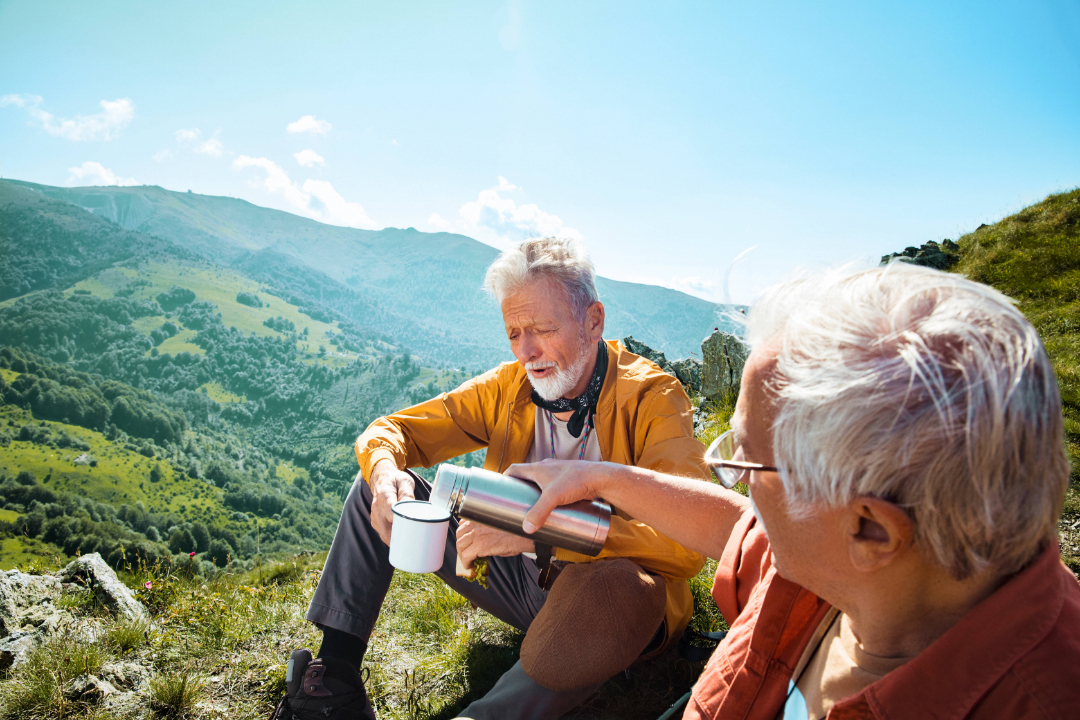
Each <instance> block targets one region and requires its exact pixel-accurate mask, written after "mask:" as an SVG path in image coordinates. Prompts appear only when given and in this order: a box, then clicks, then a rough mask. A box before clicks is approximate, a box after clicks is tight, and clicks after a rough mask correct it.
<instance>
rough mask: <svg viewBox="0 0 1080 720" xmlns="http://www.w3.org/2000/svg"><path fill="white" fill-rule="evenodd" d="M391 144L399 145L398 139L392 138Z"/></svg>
mask: <svg viewBox="0 0 1080 720" xmlns="http://www.w3.org/2000/svg"><path fill="white" fill-rule="evenodd" d="M390 144H391V145H397V144H398V142H397V140H391V141H390Z"/></svg>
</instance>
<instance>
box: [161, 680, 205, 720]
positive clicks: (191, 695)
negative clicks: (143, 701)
mask: <svg viewBox="0 0 1080 720" xmlns="http://www.w3.org/2000/svg"><path fill="white" fill-rule="evenodd" d="M204 685H205V681H204V680H203V678H202V677H200V676H198V675H196V674H195V673H194V671H192V670H190V669H188V668H184V669H183V670H180V671H178V672H170V673H165V674H163V675H158V676H157V677H154V678H152V679H151V680H150V708H151V709H152V710H153V711H154V714H155V715H157V716H158V717H164V718H181V717H184V716H185V715H187V714H188V713H190V712H191V711H192V710H194V709H195V703H196V701H197V700H198V699H199V695H201V694H202V690H203V686H204Z"/></svg>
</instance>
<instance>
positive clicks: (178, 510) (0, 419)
mask: <svg viewBox="0 0 1080 720" xmlns="http://www.w3.org/2000/svg"><path fill="white" fill-rule="evenodd" d="M9 423H13V424H14V426H15V427H19V426H21V425H23V424H25V423H34V424H44V425H47V426H50V427H53V428H58V429H63V430H65V431H66V432H67V433H68V434H70V435H72V436H75V437H78V438H79V439H80V440H82V441H84V442H85V443H87V444H88V445H89V446H90V450H89V451H88V452H89V454H90V455H92V456H93V457H94V458H96V459H97V461H98V464H97V467H90V466H89V465H76V464H74V462H73V461H74V460H75V458H76V457H78V456H79V455H81V454H82V453H83V451H81V450H72V449H68V450H58V449H55V448H51V447H48V446H44V445H36V444H34V443H31V442H24V441H19V440H13V441H12V442H11V444H10V445H9V446H8V447H6V448H3V449H2V450H0V473H4V474H7V475H8V476H14V475H16V474H18V473H19V472H21V471H23V470H29V471H30V472H32V473H34V475H35V476H36V477H37V478H38V480H39V481H42V483H43V485H44V486H45V487H48V488H51V489H52V490H54V491H57V492H65V493H73V494H78V495H83V496H87V497H92V498H94V499H95V500H97V501H99V502H107V503H109V504H111V505H116V506H119V505H122V504H128V505H134V504H135V503H137V502H142V503H143V504H144V505H145V506H146V508H147V509H148V510H151V511H154V512H159V513H165V512H172V513H174V514H176V515H178V516H180V517H183V518H184V519H185V520H187V521H190V522H194V521H201V522H203V523H205V524H207V525H214V524H217V525H223V526H228V527H229V528H231V529H232V530H233V531H234V532H237V534H238V535H243V534H244V533H245V532H247V531H248V530H251V529H254V527H255V524H256V523H260V524H265V523H266V522H268V520H266V519H258V518H254V517H250V518H249V519H247V520H232V519H231V516H232V514H233V513H232V511H231V510H229V509H228V508H226V507H225V506H224V505H223V504H222V499H223V496H224V491H222V490H220V489H219V488H216V487H214V486H213V485H211V484H209V483H207V482H205V481H203V480H194V479H192V478H189V477H187V476H186V475H184V474H183V473H180V472H177V471H175V470H174V469H173V468H172V466H171V465H169V463H168V462H166V461H164V460H158V459H155V458H147V457H144V456H143V455H141V454H139V453H137V452H133V451H131V450H128V449H127V448H125V447H123V446H122V445H118V444H116V443H113V442H110V441H109V440H108V439H107V438H106V437H105V436H104V435H102V434H101V433H98V432H95V431H93V430H87V429H86V428H82V427H78V426H75V425H65V424H63V423H57V422H50V421H41V420H35V419H34V418H33V417H32V416H31V415H30V413H29V412H27V411H25V410H22V409H21V408H16V407H13V406H11V405H3V406H0V424H3V425H8V424H9ZM158 464H160V466H161V469H162V470H163V471H164V477H163V478H162V479H161V480H159V481H158V482H157V483H151V482H150V469H151V468H153V467H154V466H155V465H158ZM279 469H283V470H285V471H284V472H282V473H281V479H282V480H284V481H285V482H291V481H292V480H293V479H295V478H296V477H298V476H304V477H306V476H307V471H305V470H303V469H301V468H295V467H293V466H292V465H291V464H287V463H282V464H281V465H280V466H279ZM0 519H7V518H6V517H5V518H0ZM9 549H10V550H11V551H12V552H13V553H15V554H13V555H12V554H9V552H8V551H9ZM20 552H22V550H21V549H20V548H19V547H16V546H15V545H12V547H11V548H9V547H8V545H7V544H5V545H4V547H3V549H2V550H0V567H5V568H8V567H14V566H18V565H20V564H22V562H23V561H21V560H20V555H19V553H20Z"/></svg>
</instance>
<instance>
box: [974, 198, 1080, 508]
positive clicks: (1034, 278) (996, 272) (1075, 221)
mask: <svg viewBox="0 0 1080 720" xmlns="http://www.w3.org/2000/svg"><path fill="white" fill-rule="evenodd" d="M959 242H960V252H961V261H960V264H959V265H958V266H957V268H956V271H957V272H961V273H963V274H965V275H967V276H968V277H970V278H971V279H973V280H977V281H979V282H983V283H986V284H988V285H992V286H993V287H995V288H997V289H998V290H1000V291H1002V292H1003V293H1005V294H1006V295H1008V296H1010V297H1012V298H1014V299H1015V300H1016V301H1017V305H1018V307H1019V308H1020V310H1021V311H1022V312H1023V313H1024V315H1026V316H1027V317H1028V319H1030V320H1031V322H1032V324H1034V325H1035V327H1036V328H1037V329H1038V331H1039V334H1040V335H1041V336H1042V339H1043V342H1044V343H1045V344H1046V349H1047V351H1048V352H1049V353H1050V357H1051V359H1052V361H1053V363H1054V370H1055V372H1056V373H1057V378H1058V386H1059V387H1060V389H1061V398H1062V402H1063V405H1064V413H1065V433H1066V442H1067V445H1068V450H1069V456H1070V459H1071V461H1072V476H1071V482H1070V486H1069V493H1068V497H1067V500H1066V504H1065V512H1066V514H1067V516H1068V517H1073V516H1075V515H1077V514H1080V190H1073V191H1071V192H1067V193H1061V194H1059V195H1051V196H1050V197H1048V198H1046V199H1045V200H1044V201H1042V202H1041V203H1038V204H1037V205H1032V206H1031V207H1029V208H1026V209H1024V210H1022V211H1020V212H1019V213H1017V214H1015V215H1012V216H1010V217H1007V218H1005V219H1004V220H1002V221H1001V222H999V223H996V224H994V225H990V226H984V227H981V228H980V229H978V230H976V231H975V232H973V233H969V234H968V235H965V236H964V237H962V238H960V241H959Z"/></svg>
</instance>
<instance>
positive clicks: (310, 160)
mask: <svg viewBox="0 0 1080 720" xmlns="http://www.w3.org/2000/svg"><path fill="white" fill-rule="evenodd" d="M293 157H294V158H296V162H298V163H300V165H302V166H303V167H314V166H315V165H325V164H326V158H324V157H323V156H322V155H320V154H319V153H317V152H315V151H314V150H301V151H300V152H298V153H293Z"/></svg>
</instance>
